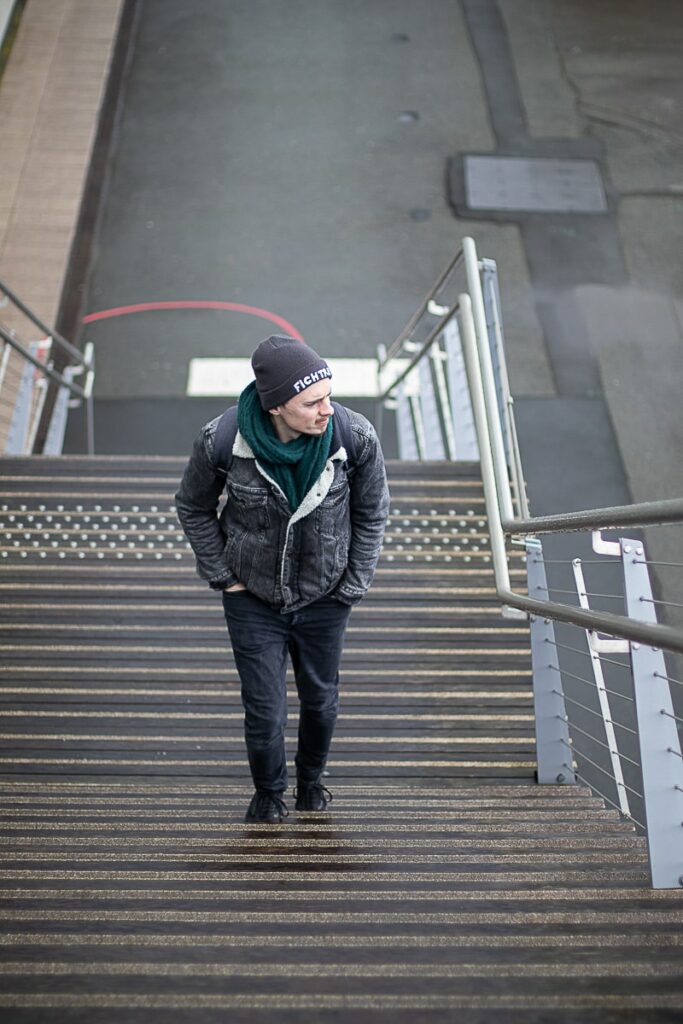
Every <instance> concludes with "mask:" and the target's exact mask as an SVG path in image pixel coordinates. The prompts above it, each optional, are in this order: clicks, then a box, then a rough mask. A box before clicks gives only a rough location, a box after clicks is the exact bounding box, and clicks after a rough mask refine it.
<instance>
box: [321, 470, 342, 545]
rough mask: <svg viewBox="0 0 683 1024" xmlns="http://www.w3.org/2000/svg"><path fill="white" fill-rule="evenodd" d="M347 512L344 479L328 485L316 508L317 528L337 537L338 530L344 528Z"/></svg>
mask: <svg viewBox="0 0 683 1024" xmlns="http://www.w3.org/2000/svg"><path fill="white" fill-rule="evenodd" d="M348 514H349V488H348V484H347V482H346V480H343V481H341V482H340V483H339V484H337V485H336V486H333V487H330V489H329V491H328V492H327V494H326V495H325V497H324V498H323V500H322V501H321V502H320V504H319V505H318V508H317V509H316V518H317V526H318V530H319V531H320V533H322V534H327V535H328V536H332V537H334V538H335V539H337V540H338V539H339V536H340V531H341V533H342V534H343V533H344V532H345V530H346V522H347V519H348Z"/></svg>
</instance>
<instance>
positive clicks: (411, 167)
mask: <svg viewBox="0 0 683 1024" xmlns="http://www.w3.org/2000/svg"><path fill="white" fill-rule="evenodd" d="M406 37H407V39H406ZM133 46H134V49H133V52H132V59H131V66H130V74H129V80H128V84H127V89H126V93H125V95H124V96H123V106H122V110H121V119H120V129H119V136H118V146H117V152H116V154H115V161H114V164H113V168H112V176H111V184H110V188H109V194H108V196H107V200H106V211H105V218H104V223H103V227H102V233H101V240H100V247H99V255H98V259H97V263H96V267H95V273H94V277H93V281H92V288H91V293H90V296H89V306H90V309H97V308H101V307H102V306H110V305H119V304H126V303H132V302H140V301H146V300H157V299H188V298H208V299H225V300H228V301H236V302H242V303H246V304H250V305H254V306H259V307H265V308H266V309H269V310H272V311H274V312H276V313H279V314H280V315H282V316H284V317H285V318H286V319H287V320H289V321H290V322H292V323H293V324H294V325H295V326H296V327H297V328H298V329H299V330H300V331H301V332H302V333H303V334H304V336H305V337H306V339H307V340H308V341H309V342H310V343H311V344H314V345H315V346H316V347H318V348H319V349H320V351H321V352H322V353H323V354H327V355H331V354H333V353H342V354H344V355H349V356H350V355H361V356H368V355H371V354H374V351H375V347H376V345H377V344H378V343H379V342H380V341H384V342H386V341H388V340H390V339H391V338H392V337H393V336H394V334H395V333H397V332H398V331H399V330H400V328H401V327H402V326H403V323H404V322H405V321H406V320H407V319H408V317H409V316H410V314H411V313H412V312H413V310H414V308H415V306H416V304H417V303H418V302H419V300H420V299H421V297H422V295H423V293H424V292H425V290H426V288H427V287H428V286H429V284H430V283H431V281H432V280H433V279H434V277H435V276H436V275H437V273H438V272H439V271H440V269H441V267H442V266H443V265H444V264H445V262H446V260H447V259H448V258H449V256H450V255H452V253H453V251H454V249H455V247H456V245H457V243H458V239H459V237H460V231H459V230H458V226H457V225H456V224H455V223H454V222H453V219H452V216H451V214H450V211H449V210H448V208H447V205H446V199H445V196H444V189H443V173H444V164H445V161H446V157H447V155H448V154H449V153H450V151H451V149H452V147H453V145H454V144H455V145H457V146H463V147H476V148H479V149H483V150H486V149H487V148H490V146H491V144H492V139H491V135H490V132H489V129H488V125H487V116H486V110H485V107H484V104H483V99H482V96H481V91H480V89H479V85H478V73H477V68H476V65H475V62H474V59H473V55H472V53H471V49H470V47H469V41H468V38H467V34H466V32H465V31H464V28H463V24H462V19H461V16H460V12H459V9H458V7H457V5H454V4H452V3H450V2H445V0H429V2H428V3H426V4H424V5H420V6H419V7H417V6H416V5H414V4H410V3H408V2H394V3H390V4H387V3H381V4H376V5H366V4H361V3H360V2H358V0H355V2H350V3H344V4H332V5H331V4H320V3H318V2H314V0H306V2H301V3H297V4H291V3H284V2H273V0H267V2H265V0H250V2H248V3H247V2H245V0H242V2H235V3H231V4H229V5H227V4H225V3H223V2H219V0H199V2H197V3H195V4H193V5H192V7H191V8H188V6H187V5H186V4H185V3H181V2H180V0H164V2H163V3H162V2H160V0H148V2H146V3H144V4H142V6H141V18H140V24H139V31H138V34H137V37H136V38H135V40H134V44H133ZM463 82H467V83H468V86H467V88H466V89H463ZM403 111H416V112H417V113H418V114H419V119H418V120H410V121H405V120H403V119H402V118H401V116H400V115H401V113H402V112H403ZM416 209H418V210H421V211H423V213H422V214H421V215H420V217H418V218H416V217H415V216H413V215H411V212H412V211H415V210H416ZM268 330H269V327H268V325H267V324H264V323H263V322H262V321H259V320H256V319H255V318H253V317H247V316H244V315H242V314H220V315H216V314H204V313H183V314H154V319H152V315H151V314H150V315H148V316H146V317H129V318H128V319H126V320H118V321H103V322H101V323H98V324H96V325H93V326H92V327H90V328H89V329H88V337H91V338H92V339H93V340H94V341H95V343H96V346H97V351H98V368H99V372H98V382H97V385H96V387H97V389H98V390H97V393H98V395H100V396H103V397H104V396H107V397H112V396H117V395H118V396H122V395H126V394H132V395H136V396H144V395H166V396H168V395H179V394H182V393H183V391H184V387H185V377H186V366H187V360H188V359H189V358H190V357H192V356H217V355H244V354H246V353H248V352H249V351H250V349H251V348H252V347H253V346H254V344H256V343H257V342H258V341H259V340H260V338H262V337H263V336H264V334H266V333H268ZM132 369H133V370H134V372H131V370H132Z"/></svg>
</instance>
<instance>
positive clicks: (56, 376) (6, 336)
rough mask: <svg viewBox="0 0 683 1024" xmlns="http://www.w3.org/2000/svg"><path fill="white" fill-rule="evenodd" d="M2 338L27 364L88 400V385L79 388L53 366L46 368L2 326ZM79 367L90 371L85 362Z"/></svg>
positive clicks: (0, 327)
mask: <svg viewBox="0 0 683 1024" xmlns="http://www.w3.org/2000/svg"><path fill="white" fill-rule="evenodd" d="M0 338H2V339H3V340H4V341H6V342H7V344H8V345H9V346H10V347H11V348H13V349H14V350H15V351H16V352H18V353H19V354H20V355H21V356H22V358H24V359H25V360H26V361H27V362H29V363H32V364H33V366H35V368H36V369H37V370H40V372H41V373H44V374H45V376H46V377H50V379H51V380H54V381H56V382H57V384H59V386H60V387H62V388H67V389H68V390H69V391H70V392H71V393H72V394H73V395H78V397H79V398H86V399H87V398H88V390H87V385H86V387H84V388H82V387H79V385H78V384H74V383H73V381H70V380H68V379H67V378H66V377H63V376H62V374H61V373H59V372H58V371H57V370H53V369H52V367H51V366H46V365H45V363H42V362H41V361H40V359H38V358H37V357H36V356H34V355H33V353H32V352H29V350H28V349H27V348H26V346H25V345H22V343H21V342H20V341H19V340H18V339H17V338H13V337H12V335H11V334H10V332H9V331H6V330H5V328H4V327H2V325H0ZM76 351H77V350H76ZM79 366H82V367H83V368H84V369H85V368H87V369H90V367H89V366H87V364H86V363H85V362H81V363H79Z"/></svg>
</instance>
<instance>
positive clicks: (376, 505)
mask: <svg viewBox="0 0 683 1024" xmlns="http://www.w3.org/2000/svg"><path fill="white" fill-rule="evenodd" d="M361 439H362V441H364V447H363V449H362V450H361V453H360V457H359V458H358V461H357V462H356V467H355V471H354V472H353V474H352V475H351V477H350V480H349V486H350V490H351V494H350V513H351V546H350V549H349V560H348V563H347V566H346V570H345V571H344V574H343V576H342V578H341V580H340V581H339V584H338V585H337V587H336V588H335V591H334V596H335V597H336V598H338V599H339V600H340V601H342V602H343V603H344V604H356V603H357V602H358V601H360V600H361V598H362V597H364V595H365V593H366V592H367V590H368V589H369V587H370V584H371V583H372V579H373V576H374V575H375V569H376V568H377V562H378V561H379V556H380V552H381V550H382V539H383V537H384V528H385V525H386V520H387V515H388V513H389V488H388V486H387V475H386V470H385V467H384V457H383V455H382V449H381V447H380V443H379V439H378V437H377V434H376V433H375V430H374V428H373V427H372V426H371V424H370V423H368V422H367V421H366V423H365V429H364V430H363V432H362V434H361V437H360V438H359V441H360V440H361Z"/></svg>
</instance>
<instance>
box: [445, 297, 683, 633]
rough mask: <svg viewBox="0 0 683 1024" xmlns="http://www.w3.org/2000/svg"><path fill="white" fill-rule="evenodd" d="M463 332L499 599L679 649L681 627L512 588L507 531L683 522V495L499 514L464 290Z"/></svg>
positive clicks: (492, 440)
mask: <svg viewBox="0 0 683 1024" xmlns="http://www.w3.org/2000/svg"><path fill="white" fill-rule="evenodd" d="M459 306H460V321H461V335H462V341H463V355H464V358H465V368H466V372H467V380H468V384H469V388H470V396H471V400H472V411H473V414H474V421H475V429H476V432H477V438H478V441H479V452H480V459H481V474H482V481H483V487H484V499H485V503H486V511H487V515H488V522H489V533H490V539H491V555H492V562H493V570H494V580H495V587H496V593H497V595H498V597H499V598H500V599H501V601H502V602H503V603H504V604H506V605H508V606H510V607H512V608H517V609H519V610H520V611H525V612H528V613H530V614H532V615H539V616H545V617H547V618H551V619H557V620H558V621H560V622H567V623H570V624H572V625H575V626H580V627H581V628H582V629H588V630H591V631H593V632H602V633H609V634H611V635H612V636H617V637H622V638H624V639H625V640H631V641H634V642H636V643H644V644H650V645H652V646H656V647H664V648H667V649H669V650H672V651H677V652H679V653H683V631H682V630H678V629H674V628H672V627H671V626H664V625H661V624H650V623H645V622H639V621H638V620H637V619H632V618H629V617H628V616H626V615H616V614H613V613H611V612H595V611H591V610H585V609H582V608H575V607H572V606H571V605H563V604H559V603H558V602H555V601H545V600H537V599H535V598H531V597H527V596H525V595H523V594H517V593H515V592H514V591H513V590H512V589H511V586H510V576H509V572H508V565H507V553H506V549H505V535H506V534H516V535H518V534H526V535H528V534H533V533H549V532H553V531H567V530H569V531H571V530H600V529H605V528H606V527H609V526H618V525H629V526H645V525H650V524H654V523H672V522H683V499H672V500H667V501H654V502H645V503H642V504H640V505H631V506H624V507H622V508H604V509H590V510H586V511H582V512H570V513H567V514H564V515H557V516H539V517H531V518H525V519H514V518H512V517H509V516H506V517H505V518H503V517H502V515H501V506H500V495H499V487H501V488H503V489H504V490H507V498H508V500H510V483H509V480H508V479H507V477H505V478H504V479H503V480H499V479H498V476H497V474H496V471H495V465H494V445H495V446H497V448H498V451H497V456H498V458H500V455H501V449H502V437H501V435H500V430H498V431H494V432H491V431H490V430H489V422H490V421H491V420H492V419H493V417H494V416H495V415H496V414H497V410H496V409H495V408H494V409H490V410H487V398H486V394H485V389H484V381H483V374H484V372H485V371H484V370H483V368H482V365H481V359H480V351H481V348H483V343H482V345H481V348H480V345H479V343H478V337H477V331H476V328H475V322H474V317H473V313H472V303H471V300H470V296H469V295H467V294H463V295H461V296H460V298H459Z"/></svg>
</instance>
